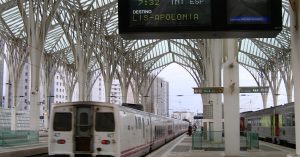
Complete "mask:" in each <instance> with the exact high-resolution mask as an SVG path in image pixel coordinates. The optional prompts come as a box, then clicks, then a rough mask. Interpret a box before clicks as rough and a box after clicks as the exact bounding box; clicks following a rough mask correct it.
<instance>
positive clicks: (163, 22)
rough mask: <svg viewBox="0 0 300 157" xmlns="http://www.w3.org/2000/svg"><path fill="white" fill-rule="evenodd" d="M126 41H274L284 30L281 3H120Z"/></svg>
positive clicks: (157, 0)
mask: <svg viewBox="0 0 300 157" xmlns="http://www.w3.org/2000/svg"><path fill="white" fill-rule="evenodd" d="M118 14H119V33H120V34H121V36H122V37H123V38H125V39H154V38H155V39H170V38H177V39H178V38H271V37H276V35H277V34H278V33H279V32H280V31H281V30H282V1H281V0H119V1H118Z"/></svg>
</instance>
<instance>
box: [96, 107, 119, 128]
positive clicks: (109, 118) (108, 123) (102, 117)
mask: <svg viewBox="0 0 300 157" xmlns="http://www.w3.org/2000/svg"><path fill="white" fill-rule="evenodd" d="M95 124H96V125H95V129H96V131H104V132H113V131H115V119H114V114H113V113H112V112H97V113H96V120H95Z"/></svg>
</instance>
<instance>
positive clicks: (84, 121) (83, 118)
mask: <svg viewBox="0 0 300 157" xmlns="http://www.w3.org/2000/svg"><path fill="white" fill-rule="evenodd" d="M88 118H89V115H88V113H86V112H82V113H80V119H79V125H80V131H82V132H85V131H87V130H88V129H89V126H88V125H89V119H88Z"/></svg>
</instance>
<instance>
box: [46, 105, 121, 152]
mask: <svg viewBox="0 0 300 157" xmlns="http://www.w3.org/2000/svg"><path fill="white" fill-rule="evenodd" d="M115 110H116V108H115V107H114V106H112V105H111V104H106V103H92V102H84V103H83V102H76V103H63V104H56V105H53V107H52V113H51V116H50V124H49V131H50V132H49V148H48V149H49V155H50V156H66V157H85V156H93V157H94V156H95V157H116V156H120V152H119V151H118V150H119V149H118V147H119V145H118V144H119V143H120V142H119V141H118V139H120V138H119V137H118V135H119V134H118V130H119V129H118V126H119V125H118V116H116V114H115Z"/></svg>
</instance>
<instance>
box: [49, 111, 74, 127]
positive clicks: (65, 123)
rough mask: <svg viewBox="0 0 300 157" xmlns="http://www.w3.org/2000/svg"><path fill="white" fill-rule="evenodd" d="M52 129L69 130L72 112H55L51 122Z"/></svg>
mask: <svg viewBox="0 0 300 157" xmlns="http://www.w3.org/2000/svg"><path fill="white" fill-rule="evenodd" d="M53 130H54V131H71V130H72V114H71V113H67V112H65V113H55V115H54V122H53Z"/></svg>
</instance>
